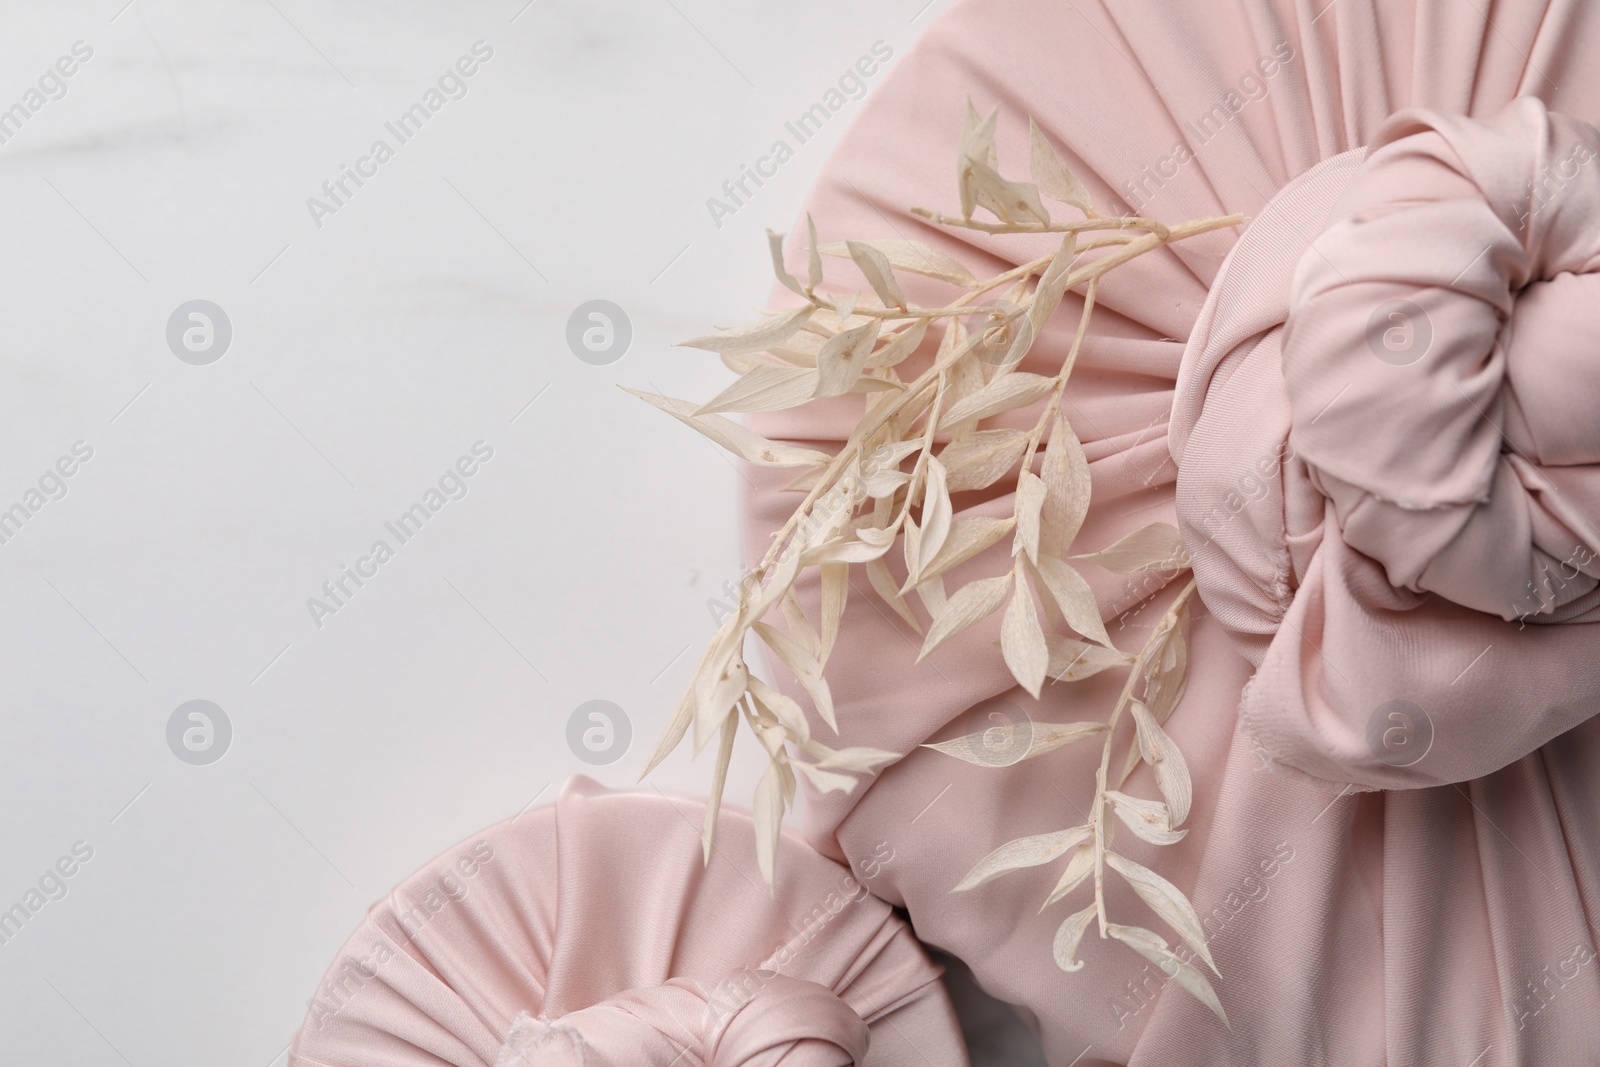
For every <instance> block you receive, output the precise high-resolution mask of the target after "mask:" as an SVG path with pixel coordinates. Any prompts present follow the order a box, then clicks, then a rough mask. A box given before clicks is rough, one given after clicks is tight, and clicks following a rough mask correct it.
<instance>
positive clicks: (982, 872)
mask: <svg viewBox="0 0 1600 1067" xmlns="http://www.w3.org/2000/svg"><path fill="white" fill-rule="evenodd" d="M1088 836H1089V827H1088V826H1074V827H1073V828H1072V829H1070V830H1056V831H1054V832H1053V833H1048V834H1034V835H1033V836H1032V837H1019V838H1017V839H1016V840H1015V841H1007V842H1006V843H1005V844H1003V845H1001V846H1000V847H999V848H997V849H995V850H994V851H993V852H991V853H989V854H988V855H987V856H985V857H983V859H981V860H979V861H978V862H977V864H976V865H974V866H973V868H972V870H970V871H968V872H967V876H966V877H965V878H963V879H961V883H960V884H959V885H957V886H956V887H955V888H954V889H952V890H951V892H952V893H964V892H966V891H967V890H969V889H976V888H977V887H978V886H980V885H983V884H984V883H985V882H992V881H994V880H995V879H996V878H998V877H1000V876H1001V875H1002V874H1010V873H1011V872H1012V871H1020V870H1022V869H1023V868H1025V867H1037V866H1039V865H1040V864H1041V863H1049V862H1050V861H1051V860H1053V859H1055V858H1056V857H1057V856H1060V855H1061V854H1062V853H1063V852H1065V851H1067V849H1069V848H1074V847H1076V846H1077V845H1078V844H1079V843H1080V842H1082V841H1083V840H1084V838H1086V837H1088Z"/></svg>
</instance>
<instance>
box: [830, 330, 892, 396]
mask: <svg viewBox="0 0 1600 1067" xmlns="http://www.w3.org/2000/svg"><path fill="white" fill-rule="evenodd" d="M880 324H881V323H880V320H878V319H868V320H867V321H866V322H864V323H862V324H861V325H860V326H856V327H853V328H851V329H848V330H844V331H841V332H840V333H838V334H836V335H834V337H833V338H832V339H831V340H829V341H828V342H827V343H826V344H824V345H823V346H822V350H821V351H819V352H818V353H817V374H818V379H817V390H816V396H817V398H818V399H821V398H823V397H830V396H839V395H840V394H842V393H847V392H849V391H850V387H851V386H852V385H854V384H855V383H856V379H857V378H859V377H861V372H862V371H863V370H865V369H866V365H867V357H868V356H870V355H872V346H873V345H875V344H877V342H878V329H879V326H880Z"/></svg>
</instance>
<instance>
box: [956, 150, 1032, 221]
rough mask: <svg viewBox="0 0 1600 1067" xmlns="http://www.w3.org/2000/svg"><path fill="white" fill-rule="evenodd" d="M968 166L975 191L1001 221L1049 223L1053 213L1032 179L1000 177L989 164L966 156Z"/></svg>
mask: <svg viewBox="0 0 1600 1067" xmlns="http://www.w3.org/2000/svg"><path fill="white" fill-rule="evenodd" d="M967 169H968V173H969V175H970V177H969V179H968V180H969V181H970V182H971V183H972V194H973V197H974V198H975V199H976V200H977V202H978V204H979V205H981V206H982V207H985V208H988V209H989V210H990V211H992V212H993V213H994V215H995V217H996V218H998V219H999V220H1000V221H1001V222H1036V223H1038V224H1040V225H1041V226H1048V225H1050V212H1048V211H1046V210H1045V206H1044V203H1043V202H1042V201H1041V200H1040V199H1039V190H1038V189H1035V188H1034V187H1033V184H1032V183H1031V182H1014V181H1010V180H1008V179H1006V178H1003V177H1001V176H1000V172H999V171H997V170H995V169H994V168H993V167H991V166H990V165H989V164H987V163H982V162H979V161H978V160H975V159H972V158H971V157H970V156H969V157H968V158H967Z"/></svg>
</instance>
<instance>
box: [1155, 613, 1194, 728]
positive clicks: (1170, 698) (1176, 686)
mask: <svg viewBox="0 0 1600 1067" xmlns="http://www.w3.org/2000/svg"><path fill="white" fill-rule="evenodd" d="M1156 631H1157V632H1156V633H1154V634H1152V635H1151V637H1150V643H1151V645H1152V646H1154V648H1153V649H1152V652H1153V653H1154V655H1153V656H1152V661H1151V662H1148V663H1147V666H1146V670H1145V689H1144V701H1145V703H1146V704H1147V705H1149V707H1150V714H1152V715H1154V716H1155V717H1156V721H1157V722H1166V721H1167V716H1168V715H1171V714H1172V709H1173V708H1175V707H1177V706H1178V701H1180V700H1182V699H1183V691H1184V687H1185V686H1186V685H1187V684H1188V677H1189V601H1187V600H1185V601H1184V602H1183V606H1182V607H1180V608H1179V609H1178V611H1177V612H1176V613H1171V612H1169V613H1168V614H1166V615H1164V616H1163V617H1162V621H1161V622H1160V623H1159V624H1158V625H1157V627H1156Z"/></svg>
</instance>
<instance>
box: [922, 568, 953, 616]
mask: <svg viewBox="0 0 1600 1067" xmlns="http://www.w3.org/2000/svg"><path fill="white" fill-rule="evenodd" d="M917 599H919V600H921V601H922V606H923V607H924V608H926V609H927V610H928V618H930V619H936V618H938V617H939V613H940V612H941V611H943V610H944V606H945V604H947V603H949V601H950V597H949V596H948V595H947V594H946V593H945V591H944V578H943V577H941V576H940V575H937V574H935V575H933V576H932V577H928V578H923V579H921V580H920V581H918V583H917Z"/></svg>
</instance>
